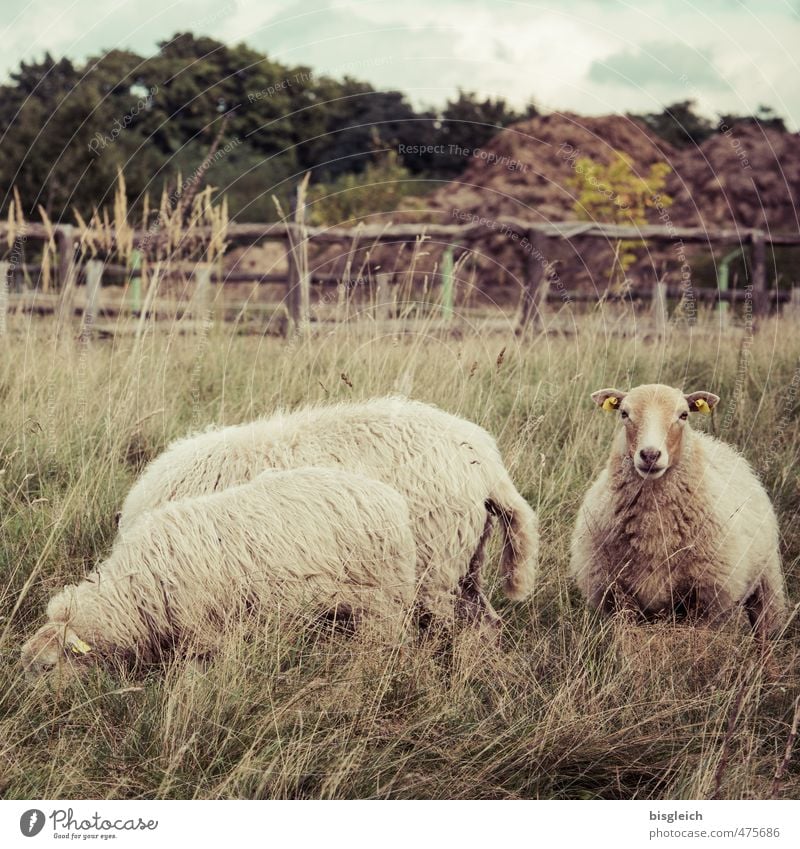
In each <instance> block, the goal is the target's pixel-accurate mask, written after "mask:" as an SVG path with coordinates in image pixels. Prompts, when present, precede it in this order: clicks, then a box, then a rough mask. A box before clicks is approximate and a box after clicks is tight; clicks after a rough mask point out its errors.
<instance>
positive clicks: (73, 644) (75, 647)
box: [69, 637, 92, 654]
mask: <svg viewBox="0 0 800 849" xmlns="http://www.w3.org/2000/svg"><path fill="white" fill-rule="evenodd" d="M69 647H70V648H71V649H72V651H73V652H75V654H89V652H90V651H91V650H92V647H91V646H90V645H89V644H88V643H84V641H83V640H82V639H80V637H75V639H74V640H71V641H70V644H69Z"/></svg>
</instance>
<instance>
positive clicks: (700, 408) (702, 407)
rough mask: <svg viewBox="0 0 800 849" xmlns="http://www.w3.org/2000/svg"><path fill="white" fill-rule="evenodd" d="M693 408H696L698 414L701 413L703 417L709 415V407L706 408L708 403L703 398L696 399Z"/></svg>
mask: <svg viewBox="0 0 800 849" xmlns="http://www.w3.org/2000/svg"><path fill="white" fill-rule="evenodd" d="M694 405H695V407H696V408H697V412H698V413H702V414H703V415H704V416H710V415H711V407H709V406H708V401H706V399H705V398H698V399H697V400H696V401H695V402H694Z"/></svg>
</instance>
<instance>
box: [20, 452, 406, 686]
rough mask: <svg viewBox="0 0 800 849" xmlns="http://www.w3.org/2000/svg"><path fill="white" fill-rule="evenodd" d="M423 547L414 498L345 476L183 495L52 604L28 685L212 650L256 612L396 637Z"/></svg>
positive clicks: (120, 541) (30, 648)
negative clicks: (53, 674)
mask: <svg viewBox="0 0 800 849" xmlns="http://www.w3.org/2000/svg"><path fill="white" fill-rule="evenodd" d="M415 560H416V551H415V549H414V539H413V535H412V533H411V525H410V521H409V516H408V507H407V505H406V503H405V499H404V498H403V497H402V496H401V495H400V494H399V493H397V492H396V491H395V490H393V489H391V488H390V487H388V486H386V485H385V484H382V483H380V482H378V481H375V480H373V479H372V478H365V477H364V476H363V475H356V474H352V473H350V472H346V471H345V470H342V469H314V468H306V469H297V470H294V471H267V472H264V473H262V474H260V475H258V476H257V477H256V478H255V479H254V480H253V481H252V482H250V483H247V484H242V485H239V486H234V487H230V488H229V489H226V490H225V491H224V492H220V493H214V494H211V495H204V496H198V497H195V498H188V499H185V500H181V501H176V502H174V503H171V504H167V505H164V506H162V507H160V508H158V509H156V510H153V511H150V512H149V513H147V514H146V515H145V516H142V517H141V518H140V520H139V521H138V522H136V524H135V525H133V526H132V527H129V528H126V529H125V530H124V531H122V532H121V533H120V534H119V536H118V537H117V540H116V541H115V543H114V546H113V548H112V551H111V553H110V555H109V557H108V558H107V559H106V560H105V561H104V562H103V563H101V564H100V565H99V566H98V567H97V568H96V569H95V570H94V571H93V572H91V573H90V574H89V575H87V577H86V578H85V579H84V580H83V581H82V582H81V583H80V584H78V585H74V586H67V587H65V588H64V589H63V590H62V591H61V592H60V593H59V594H58V595H56V596H54V597H53V598H52V599H51V600H50V603H49V604H48V607H47V618H48V623H47V624H46V625H44V626H43V627H42V628H41V629H40V630H39V631H38V632H37V633H36V634H35V635H34V636H33V637H32V638H31V639H30V640H29V641H28V642H27V643H26V645H25V646H24V648H23V650H22V663H23V666H24V667H25V669H26V672H27V673H28V674H29V676H30V677H36V676H39V675H41V674H43V673H45V672H47V671H49V670H50V669H52V668H53V667H54V666H56V665H57V664H58V663H59V662H60V661H61V660H62V659H63V658H64V657H65V655H67V654H74V656H75V657H76V659H80V656H82V655H86V656H87V659H92V658H103V657H108V656H119V657H124V658H126V659H131V660H135V661H144V662H151V661H154V660H158V659H159V658H160V657H161V656H162V653H163V652H164V651H165V650H169V649H173V648H177V647H180V648H181V649H182V650H186V651H190V652H194V653H205V652H207V651H211V650H212V649H213V648H214V646H215V644H216V643H217V642H218V639H219V633H220V631H221V630H222V629H223V627H224V624H225V622H226V621H230V620H231V617H238V616H240V615H241V614H242V612H243V611H245V610H247V609H253V608H255V607H260V608H266V609H270V610H273V609H276V610H279V611H280V612H281V613H285V614H287V615H290V616H291V615H294V614H297V615H301V616H302V615H305V616H316V615H318V614H319V615H324V614H328V613H331V612H333V613H335V614H336V613H338V614H343V613H346V614H348V615H352V616H353V617H354V618H355V620H356V622H357V621H358V620H359V619H360V618H362V617H364V616H366V617H369V619H370V621H371V622H373V623H378V624H379V626H380V627H381V628H382V629H384V630H383V633H385V634H386V635H388V636H390V637H391V638H392V639H399V637H400V636H401V635H402V628H403V624H404V622H405V619H406V617H407V616H408V615H409V612H410V611H411V609H412V607H413V603H414V592H415V587H416V573H415Z"/></svg>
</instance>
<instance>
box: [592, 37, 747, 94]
mask: <svg viewBox="0 0 800 849" xmlns="http://www.w3.org/2000/svg"><path fill="white" fill-rule="evenodd" d="M588 78H589V79H590V80H591V81H592V82H596V83H610V84H613V85H626V86H633V87H634V88H641V87H642V86H653V85H655V86H665V87H670V88H672V87H674V85H675V83H676V82H679V81H680V82H684V83H688V84H689V85H694V86H702V87H703V88H707V89H719V90H722V89H727V88H729V87H730V86H729V84H728V82H727V81H726V80H725V79H724V78H723V77H722V75H721V74H720V72H719V71H718V70H717V68H716V67H715V65H714V61H713V56H712V52H711V50H708V49H705V50H702V49H698V48H694V47H689V46H688V45H686V44H682V43H680V42H664V41H652V42H648V43H647V44H642V45H641V46H639V47H637V48H635V49H633V50H630V49H626V50H621V51H619V52H617V53H614V54H612V55H611V56H609V57H607V58H605V59H596V60H595V61H594V62H592V65H591V67H590V68H589V74H588Z"/></svg>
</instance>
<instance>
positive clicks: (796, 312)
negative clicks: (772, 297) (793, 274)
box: [783, 286, 800, 320]
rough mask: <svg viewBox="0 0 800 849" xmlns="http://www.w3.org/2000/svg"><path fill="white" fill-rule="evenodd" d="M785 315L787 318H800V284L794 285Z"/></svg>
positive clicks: (784, 311) (785, 308)
mask: <svg viewBox="0 0 800 849" xmlns="http://www.w3.org/2000/svg"><path fill="white" fill-rule="evenodd" d="M783 315H784V317H785V318H792V319H795V320H796V319H800V286H792V291H791V292H790V293H789V301H788V302H787V304H786V306H785V307H784V309H783Z"/></svg>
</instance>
